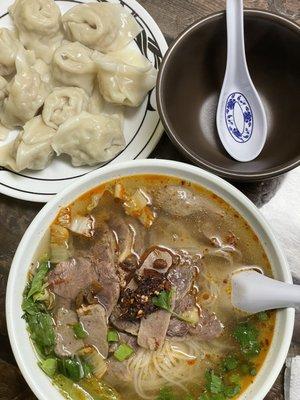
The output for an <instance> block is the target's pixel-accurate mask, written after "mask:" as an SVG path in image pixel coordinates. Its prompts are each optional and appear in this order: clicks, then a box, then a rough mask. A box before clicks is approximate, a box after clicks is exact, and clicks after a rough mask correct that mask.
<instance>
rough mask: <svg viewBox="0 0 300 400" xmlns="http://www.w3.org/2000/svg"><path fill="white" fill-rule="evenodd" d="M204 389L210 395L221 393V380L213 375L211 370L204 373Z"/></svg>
mask: <svg viewBox="0 0 300 400" xmlns="http://www.w3.org/2000/svg"><path fill="white" fill-rule="evenodd" d="M205 381H206V385H205V386H206V389H207V390H208V391H209V392H211V393H222V391H223V381H222V378H221V377H220V376H218V375H216V374H215V373H214V371H213V370H210V371H206V373H205Z"/></svg>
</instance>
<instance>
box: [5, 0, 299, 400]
mask: <svg viewBox="0 0 300 400" xmlns="http://www.w3.org/2000/svg"><path fill="white" fill-rule="evenodd" d="M140 3H141V4H142V5H143V6H144V7H145V8H146V9H147V10H148V11H149V12H150V14H151V15H152V16H153V17H154V19H155V20H156V21H157V23H158V24H159V26H160V28H161V29H162V31H163V33H164V35H165V36H166V38H167V40H168V42H169V43H170V42H172V40H173V39H174V38H175V37H176V36H177V35H178V34H179V33H180V32H181V31H182V30H183V29H185V28H186V27H187V26H188V25H190V24H192V23H193V22H194V21H195V20H197V19H199V18H201V17H204V16H206V15H208V14H210V13H212V12H216V11H219V10H222V9H224V6H225V1H223V0H140ZM245 5H246V7H251V8H260V9H265V10H270V11H275V12H278V13H281V14H282V15H288V16H290V18H292V19H294V21H296V22H298V23H300V0H245ZM152 157H157V158H169V159H176V160H181V161H187V160H185V159H184V157H183V156H182V155H180V154H179V153H178V152H177V150H176V149H175V148H174V147H173V145H172V144H171V142H170V141H169V140H168V138H167V136H166V135H164V137H163V138H162V140H161V141H160V143H159V145H158V146H157V148H156V149H155V151H154V153H153V154H152ZM187 162H188V161H187ZM282 179H284V177H281V178H277V179H272V180H270V181H268V182H258V183H251V184H246V183H245V184H243V183H241V184H239V185H238V187H239V189H241V190H242V191H243V192H244V193H245V194H246V195H248V197H250V198H251V199H252V201H254V202H255V204H256V205H258V206H261V205H262V204H263V203H265V202H266V201H268V200H269V199H270V198H271V197H272V196H273V195H274V194H275V193H276V190H277V188H278V186H279V185H280V183H281V181H282ZM41 208H42V205H41V204H34V203H26V202H23V201H19V200H15V199H11V198H8V197H5V196H3V195H0V400H32V399H35V398H36V397H35V396H34V395H33V394H32V392H31V391H30V389H29V388H28V386H27V384H26V383H25V381H24V380H23V378H22V376H21V374H20V372H19V370H18V367H17V365H16V362H15V360H14V357H13V354H12V351H11V348H10V344H9V340H8V336H7V329H6V323H5V290H6V282H7V278H8V273H9V268H10V264H11V261H12V258H13V256H14V253H15V251H16V248H17V246H18V243H19V241H20V239H21V237H22V235H23V234H24V232H25V230H26V228H27V227H28V225H29V224H30V222H31V221H32V219H33V218H34V216H35V215H36V214H37V213H38V211H39V210H40V209H41ZM297 354H300V314H298V315H297V317H296V325H295V332H294V337H293V342H292V345H291V348H290V355H293V356H294V355H297ZM266 399H267V400H283V399H284V396H283V373H281V374H280V376H279V377H278V379H277V381H276V383H275V385H274V386H273V388H272V390H271V391H270V393H269V394H268V396H267V397H266ZM49 400H51V399H49ZM133 400H134V399H133Z"/></svg>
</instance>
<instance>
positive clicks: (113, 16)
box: [62, 3, 142, 53]
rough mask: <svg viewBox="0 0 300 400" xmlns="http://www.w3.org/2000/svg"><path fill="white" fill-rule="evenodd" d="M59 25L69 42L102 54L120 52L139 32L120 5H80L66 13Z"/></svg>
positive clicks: (139, 29)
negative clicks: (82, 45)
mask: <svg viewBox="0 0 300 400" xmlns="http://www.w3.org/2000/svg"><path fill="white" fill-rule="evenodd" d="M62 22H63V27H64V30H65V32H66V36H67V38H68V39H69V40H71V41H73V42H75V41H77V42H80V43H82V44H84V45H85V46H87V47H89V48H90V49H94V50H98V51H101V52H103V53H107V52H110V51H116V50H120V49H122V48H123V47H125V46H126V45H127V44H128V43H130V42H131V41H132V40H133V39H134V38H135V37H136V36H137V35H138V34H139V33H140V32H141V31H142V28H141V27H140V25H139V24H138V23H137V21H136V20H135V19H134V17H133V16H132V15H131V14H130V12H129V11H128V10H127V9H126V8H125V7H122V6H121V5H120V4H111V3H88V4H81V5H78V6H75V7H73V8H71V9H70V10H69V11H67V12H66V13H65V14H64V15H63V17H62Z"/></svg>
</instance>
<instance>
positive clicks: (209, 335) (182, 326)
mask: <svg viewBox="0 0 300 400" xmlns="http://www.w3.org/2000/svg"><path fill="white" fill-rule="evenodd" d="M222 331H223V325H222V323H221V322H220V320H219V319H218V318H217V317H216V315H215V314H214V313H209V312H208V311H207V310H201V312H200V319H199V322H198V324H197V325H196V326H193V325H191V324H189V323H187V322H184V321H181V320H179V319H177V318H174V317H173V318H172V319H171V321H170V324H169V328H168V331H167V336H168V337H172V338H174V339H186V337H187V336H189V335H191V336H197V337H198V339H200V340H204V341H209V340H213V339H215V338H217V337H219V336H220V335H221V333H222Z"/></svg>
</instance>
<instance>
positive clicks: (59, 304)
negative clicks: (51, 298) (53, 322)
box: [52, 294, 73, 315]
mask: <svg viewBox="0 0 300 400" xmlns="http://www.w3.org/2000/svg"><path fill="white" fill-rule="evenodd" d="M60 308H65V309H67V310H71V309H72V308H73V301H72V300H71V299H66V298H65V297H61V296H59V295H58V294H56V295H55V304H54V308H53V310H52V312H53V315H56V314H57V312H58V310H59V309H60Z"/></svg>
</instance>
